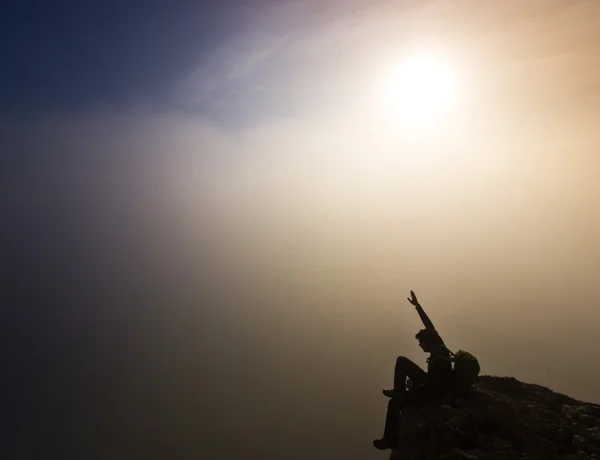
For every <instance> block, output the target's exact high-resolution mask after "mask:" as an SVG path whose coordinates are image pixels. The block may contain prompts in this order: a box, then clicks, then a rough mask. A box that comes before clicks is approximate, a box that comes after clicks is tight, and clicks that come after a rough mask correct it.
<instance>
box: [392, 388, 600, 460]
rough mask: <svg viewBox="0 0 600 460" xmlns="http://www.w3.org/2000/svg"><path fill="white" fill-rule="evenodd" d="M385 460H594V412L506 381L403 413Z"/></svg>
mask: <svg viewBox="0 0 600 460" xmlns="http://www.w3.org/2000/svg"><path fill="white" fill-rule="evenodd" d="M399 429H400V445H399V447H398V448H397V449H396V450H394V451H393V452H392V455H391V456H390V459H391V460H512V459H521V460H523V459H525V460H527V459H529V460H538V459H539V460H542V459H543V460H553V459H556V460H558V459H566V460H589V459H598V460H600V406H599V405H595V404H589V403H585V402H582V401H577V400H576V399H573V398H570V397H568V396H566V395H563V394H559V393H555V392H553V391H552V390H550V389H548V388H545V387H542V386H540V385H533V384H528V383H523V382H520V381H518V380H516V379H514V378H511V377H492V376H482V377H480V380H479V382H478V384H477V385H476V386H475V387H474V388H473V391H472V392H471V393H470V394H469V395H465V396H462V397H460V398H455V399H452V400H450V401H447V402H446V404H444V405H441V406H439V405H437V406H424V407H406V408H405V409H404V410H403V413H402V418H401V422H400V428H399Z"/></svg>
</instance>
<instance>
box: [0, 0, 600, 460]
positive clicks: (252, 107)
mask: <svg viewBox="0 0 600 460" xmlns="http://www.w3.org/2000/svg"><path fill="white" fill-rule="evenodd" d="M599 21H600V3H599V2H597V1H594V0H588V1H576V0H563V1H558V0H556V1H550V0H504V1H489V2H481V1H476V0H456V1H444V0H428V1H408V0H407V1H395V2H392V1H384V0H381V1H368V2H367V1H359V0H351V1H341V0H340V1H324V0H320V1H316V0H315V1H312V0H306V1H293V2H291V1H267V0H257V1H250V0H248V1H244V2H241V1H239V2H236V1H233V0H221V1H218V2H217V1H215V2H183V1H182V2H177V1H172V2H152V1H147V2H144V3H143V6H142V4H141V3H140V4H139V5H137V4H134V3H129V4H126V5H120V4H119V5H117V4H114V5H112V4H109V3H107V2H93V1H89V2H74V1H73V2H67V1H65V2H53V3H48V2H34V1H19V2H16V1H15V2H5V3H4V4H3V6H2V13H1V14H0V62H2V69H3V71H2V72H1V73H0V146H1V147H0V184H2V185H1V187H2V191H3V193H2V205H3V212H2V222H1V225H0V228H1V231H0V234H1V235H2V240H1V241H2V254H3V256H4V261H5V263H4V264H2V265H3V273H2V279H3V280H4V283H5V284H4V285H5V286H6V288H7V289H6V290H5V289H3V293H5V296H3V297H5V300H3V301H2V304H3V305H6V306H7V307H8V308H3V309H1V310H2V321H0V324H2V334H0V335H1V337H2V341H3V343H2V344H1V345H2V347H1V349H2V351H3V352H4V353H6V358H7V361H6V362H7V363H8V369H9V371H7V372H5V375H6V384H7V387H6V388H7V389H6V391H5V392H4V395H5V396H6V398H7V405H6V407H8V410H5V411H3V417H6V419H5V420H4V421H3V425H4V426H7V427H8V429H7V430H2V431H3V435H5V436H7V438H8V439H7V442H6V443H4V442H3V443H2V444H3V446H6V449H8V451H7V454H6V455H3V458H11V459H13V458H14V459H26V458H27V459H29V458H90V459H94V458H98V459H105V458H135V457H137V456H140V457H142V456H143V457H145V458H161V459H162V458H172V459H192V458H193V459H197V458H212V459H217V460H219V459H231V458H264V459H270V458H286V459H290V460H292V459H306V458H312V459H331V458H345V459H349V460H350V459H355V458H356V459H359V458H360V459H366V458H372V459H376V458H382V455H383V454H381V453H380V452H377V451H374V449H373V448H372V446H371V440H372V439H374V438H376V437H379V435H380V434H381V430H382V427H383V417H384V414H385V401H384V400H382V397H381V395H380V389H381V388H382V387H386V386H389V385H390V383H391V378H392V370H393V369H392V368H393V362H394V359H395V357H396V356H397V355H406V356H408V357H409V358H411V359H414V360H415V361H416V362H417V363H419V364H421V365H423V366H424V365H425V358H426V356H425V355H424V354H423V353H422V352H421V351H420V349H419V348H418V347H417V344H416V341H415V340H414V334H415V333H416V332H417V331H418V330H419V328H420V326H421V325H420V324H419V320H418V316H417V315H416V313H415V312H414V309H413V308H412V307H411V306H410V305H409V304H408V302H407V301H406V300H405V298H406V296H407V295H408V293H409V291H410V290H411V289H414V290H415V291H416V293H417V295H418V296H419V298H420V300H421V302H422V304H423V306H424V308H425V310H426V311H427V312H428V313H429V314H430V316H431V318H432V320H433V322H434V324H435V325H436V327H437V328H438V330H439V331H440V333H441V335H442V337H443V338H444V339H445V341H446V343H447V344H448V346H449V347H450V348H464V349H466V350H469V351H471V352H473V353H474V354H475V355H477V356H478V357H479V358H480V361H481V363H482V367H483V372H484V373H485V374H492V375H510V376H514V377H516V378H518V379H521V380H524V381H527V382H531V383H536V384H540V385H544V386H548V387H550V388H552V389H553V390H555V391H559V392H563V393H567V394H569V395H570V396H572V397H575V398H579V399H583V400H588V401H593V402H597V403H598V402H600V393H599V391H598V388H600V359H598V358H597V355H596V350H597V349H598V348H599V347H600V339H599V338H598V337H599V336H598V334H597V330H598V328H599V327H600V313H599V312H598V306H599V305H600V236H599V235H600V29H599V28H598V27H597V24H598V23H599ZM421 49H435V50H441V52H443V53H445V55H447V56H448V57H449V59H450V60H451V62H452V63H453V66H454V68H455V70H456V73H457V75H458V78H459V81H460V91H459V93H458V100H457V106H456V107H455V108H454V112H452V113H451V114H449V115H448V116H447V117H446V118H442V119H440V120H438V121H437V122H435V123H432V124H430V125H424V126H421V127H420V129H419V130H415V131H411V130H410V129H408V128H407V127H406V126H404V125H402V124H401V123H400V122H399V121H398V120H396V119H393V118H391V117H390V116H389V114H386V113H385V111H384V110H382V107H381V102H382V101H380V100H378V99H377V96H376V95H377V94H379V93H378V90H379V89H380V87H381V84H382V82H383V81H384V80H385V79H386V75H387V73H389V69H390V67H391V66H393V65H394V63H396V62H397V61H398V60H399V59H400V57H401V56H402V55H403V54H404V53H407V52H411V51H414V50H421Z"/></svg>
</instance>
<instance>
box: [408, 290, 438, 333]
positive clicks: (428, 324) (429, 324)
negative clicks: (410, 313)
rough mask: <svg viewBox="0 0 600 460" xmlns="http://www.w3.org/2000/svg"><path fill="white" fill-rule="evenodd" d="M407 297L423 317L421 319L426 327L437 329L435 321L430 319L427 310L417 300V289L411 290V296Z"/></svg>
mask: <svg viewBox="0 0 600 460" xmlns="http://www.w3.org/2000/svg"><path fill="white" fill-rule="evenodd" d="M407 299H408V301H409V302H410V303H412V304H413V305H414V306H415V308H416V309H417V313H418V314H419V316H420V317H421V321H423V324H424V325H425V329H433V330H435V327H434V326H433V323H432V322H431V320H430V319H429V316H427V313H425V310H423V307H422V306H421V304H420V303H419V301H418V300H417V296H416V295H415V291H410V297H407Z"/></svg>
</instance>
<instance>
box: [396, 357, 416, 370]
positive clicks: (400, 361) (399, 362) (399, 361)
mask: <svg viewBox="0 0 600 460" xmlns="http://www.w3.org/2000/svg"><path fill="white" fill-rule="evenodd" d="M409 363H410V364H412V361H411V360H410V359H408V358H407V357H406V356H398V357H397V358H396V367H397V368H398V367H401V368H406V365H407V364H409Z"/></svg>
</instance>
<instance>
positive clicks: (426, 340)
mask: <svg viewBox="0 0 600 460" xmlns="http://www.w3.org/2000/svg"><path fill="white" fill-rule="evenodd" d="M416 338H417V340H418V341H419V346H420V347H421V348H422V349H423V351H424V352H425V353H433V352H435V351H437V350H439V349H440V347H441V346H442V344H443V341H442V338H441V337H440V335H439V334H438V333H437V331H436V330H434V329H421V330H420V331H419V332H418V333H417V335H416Z"/></svg>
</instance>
